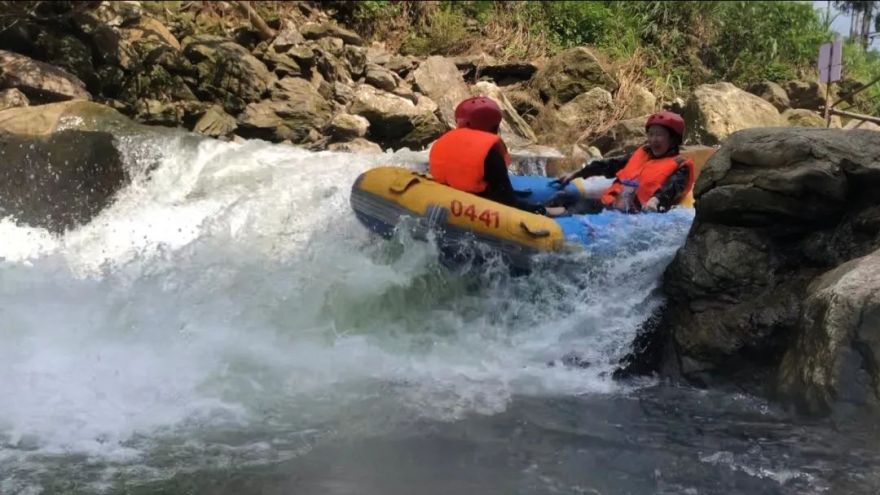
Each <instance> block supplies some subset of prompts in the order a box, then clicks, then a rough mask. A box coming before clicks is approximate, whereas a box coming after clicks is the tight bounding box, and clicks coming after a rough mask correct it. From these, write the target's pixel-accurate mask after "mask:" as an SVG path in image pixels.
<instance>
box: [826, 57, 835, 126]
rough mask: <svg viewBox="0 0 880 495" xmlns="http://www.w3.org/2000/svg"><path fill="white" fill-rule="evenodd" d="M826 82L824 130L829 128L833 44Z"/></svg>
mask: <svg viewBox="0 0 880 495" xmlns="http://www.w3.org/2000/svg"><path fill="white" fill-rule="evenodd" d="M828 55H829V56H828V81H826V82H825V128H826V129H827V128H829V127H831V67H832V65H833V64H834V42H831V50H829V53H828Z"/></svg>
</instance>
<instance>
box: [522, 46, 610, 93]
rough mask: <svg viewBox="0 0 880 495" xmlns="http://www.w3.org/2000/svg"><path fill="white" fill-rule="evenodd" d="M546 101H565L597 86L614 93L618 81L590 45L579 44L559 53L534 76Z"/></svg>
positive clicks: (533, 79) (537, 87) (534, 82)
mask: <svg viewBox="0 0 880 495" xmlns="http://www.w3.org/2000/svg"><path fill="white" fill-rule="evenodd" d="M532 83H533V84H534V86H535V88H536V89H537V90H538V92H539V93H540V95H541V98H543V100H544V101H545V102H548V101H553V102H555V103H557V104H563V103H567V102H569V101H571V100H572V99H574V97H576V96H577V95H579V94H581V93H584V92H586V91H589V90H590V89H592V88H594V87H597V86H598V87H600V88H604V89H606V90H608V91H611V92H614V91H616V90H617V86H618V83H617V81H616V80H615V79H614V77H613V76H611V74H609V73H608V71H607V70H606V69H605V68H604V67H603V66H602V64H601V63H600V62H599V59H598V58H596V56H595V55H593V52H591V51H590V50H589V49H588V48H586V47H582V46H581V47H576V48H571V49H568V50H565V51H563V52H562V53H560V54H559V55H556V56H555V57H553V58H552V59H550V61H549V62H548V63H547V65H546V66H544V67H543V68H542V69H540V70H539V71H538V73H537V74H535V76H534V77H533V78H532Z"/></svg>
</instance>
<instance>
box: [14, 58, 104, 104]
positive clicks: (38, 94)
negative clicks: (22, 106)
mask: <svg viewBox="0 0 880 495" xmlns="http://www.w3.org/2000/svg"><path fill="white" fill-rule="evenodd" d="M9 88H15V89H18V90H19V91H21V92H22V93H24V94H25V95H26V96H27V97H28V98H30V99H31V100H32V101H34V102H37V103H48V102H54V101H64V100H90V99H91V95H90V94H89V92H88V91H86V87H85V84H83V82H82V81H81V80H79V79H78V78H77V77H76V76H74V75H73V74H71V73H69V72H67V71H65V70H63V69H59V68H57V67H54V66H52V65H49V64H46V63H43V62H38V61H36V60H33V59H31V58H29V57H26V56H24V55H19V54H17V53H13V52H8V51H5V50H0V89H9Z"/></svg>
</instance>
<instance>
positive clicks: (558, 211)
mask: <svg viewBox="0 0 880 495" xmlns="http://www.w3.org/2000/svg"><path fill="white" fill-rule="evenodd" d="M544 211H545V212H546V213H547V216H548V217H559V216H562V215H565V214H566V213H567V212H568V210H566V209H565V208H563V207H562V206H547V207H545V208H544Z"/></svg>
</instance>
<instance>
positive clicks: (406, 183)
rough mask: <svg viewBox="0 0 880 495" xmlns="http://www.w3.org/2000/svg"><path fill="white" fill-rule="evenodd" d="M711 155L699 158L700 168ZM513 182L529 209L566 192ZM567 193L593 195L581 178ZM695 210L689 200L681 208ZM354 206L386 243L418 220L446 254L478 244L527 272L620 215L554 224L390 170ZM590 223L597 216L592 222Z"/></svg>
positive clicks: (529, 179)
mask: <svg viewBox="0 0 880 495" xmlns="http://www.w3.org/2000/svg"><path fill="white" fill-rule="evenodd" d="M710 150H711V149H710ZM709 154H711V153H709ZM707 156H708V155H706V156H705V157H699V158H701V159H700V160H699V163H697V169H698V170H699V169H700V168H701V166H702V164H703V162H705V159H706V157H707ZM694 161H695V163H696V162H697V161H698V160H697V159H695V160H694ZM510 179H511V183H512V184H513V187H514V189H515V190H516V192H517V194H518V195H519V196H520V197H521V198H522V199H523V200H525V201H527V202H530V203H534V204H544V203H545V202H546V201H548V200H549V199H551V198H552V197H553V196H554V195H555V194H557V193H559V192H560V189H559V188H558V186H557V185H555V184H551V183H552V182H553V179H552V178H550V177H541V176H511V177H510ZM565 191H566V192H568V193H572V194H579V195H584V194H586V193H587V188H586V184H585V181H583V180H582V179H576V180H574V181H572V182H571V183H569V184H568V185H567V186H566V188H565ZM692 204H693V199H692V198H691V197H690V196H689V197H687V198H685V199H684V200H683V201H682V204H681V206H683V207H691V206H692ZM351 206H352V209H353V210H354V212H355V215H356V216H357V218H358V219H359V220H360V222H361V223H363V224H364V225H365V226H366V227H367V228H369V229H370V230H372V231H373V232H376V233H378V234H380V235H382V236H384V237H391V236H392V235H393V233H394V231H395V229H396V228H397V226H398V225H399V224H400V222H401V221H402V220H403V219H404V218H411V219H413V220H414V223H413V227H414V228H413V233H414V236H415V237H416V238H421V239H424V238H426V237H427V233H428V232H431V231H433V232H436V233H437V237H436V239H437V242H438V245H439V247H440V249H441V252H444V253H445V254H450V253H454V252H455V251H457V250H461V248H462V247H463V246H468V245H470V243H471V242H474V241H476V242H479V243H481V244H483V245H485V246H486V247H488V248H489V249H491V250H492V251H494V252H497V253H499V254H500V255H501V256H502V258H503V259H504V260H505V261H506V262H507V263H508V264H510V265H511V266H513V267H515V268H519V269H523V270H528V269H529V267H530V265H531V259H532V257H533V256H534V255H536V254H539V253H553V252H563V251H572V250H580V249H583V248H584V247H585V246H589V245H590V244H591V243H593V242H595V241H596V239H597V238H598V235H597V234H599V233H600V231H601V229H602V228H603V227H604V226H605V225H606V224H608V223H609V222H612V221H614V218H615V216H620V215H604V214H600V215H576V216H566V217H558V218H550V217H546V216H543V215H536V214H533V213H528V212H525V211H522V210H519V209H516V208H513V207H510V206H506V205H502V204H500V203H496V202H494V201H491V200H488V199H485V198H481V197H479V196H476V195H474V194H470V193H466V192H463V191H459V190H457V189H453V188H451V187H448V186H446V185H443V184H440V183H437V182H435V181H434V180H433V179H432V178H431V176H430V175H427V174H423V173H419V172H414V171H412V170H409V169H405V168H399V167H391V166H383V167H377V168H374V169H371V170H368V171H366V172H364V173H363V174H361V175H360V176H359V177H358V178H357V179H356V180H355V182H354V185H353V186H352V191H351ZM621 215H622V214H621ZM658 216H663V214H658ZM584 217H591V218H589V220H588V221H585V220H584Z"/></svg>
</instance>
